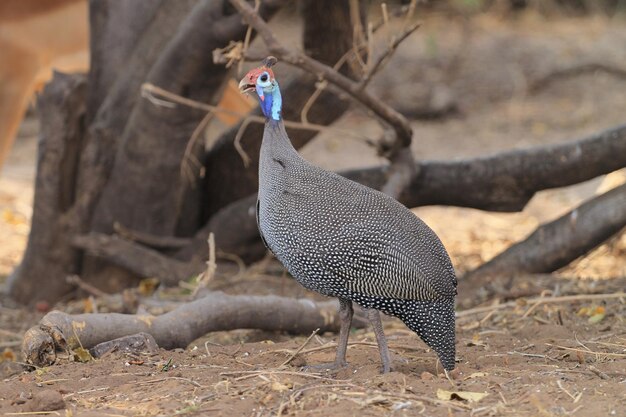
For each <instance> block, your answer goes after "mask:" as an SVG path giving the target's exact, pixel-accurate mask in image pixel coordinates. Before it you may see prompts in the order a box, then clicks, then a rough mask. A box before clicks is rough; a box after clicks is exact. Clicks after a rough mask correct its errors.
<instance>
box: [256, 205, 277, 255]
mask: <svg viewBox="0 0 626 417" xmlns="http://www.w3.org/2000/svg"><path fill="white" fill-rule="evenodd" d="M260 206H261V201H260V200H259V199H257V200H256V226H257V229H259V236H261V241H262V242H263V245H265V247H266V248H267V249H268V250H269V251H270V252H272V253H274V252H273V251H272V248H270V245H269V244H268V243H267V241H266V240H265V236H263V231H262V230H261V223H260V222H259V211H260Z"/></svg>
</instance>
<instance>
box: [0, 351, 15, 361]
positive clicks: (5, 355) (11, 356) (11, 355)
mask: <svg viewBox="0 0 626 417" xmlns="http://www.w3.org/2000/svg"><path fill="white" fill-rule="evenodd" d="M16 359H17V358H16V356H15V352H13V350H11V349H9V348H4V352H2V355H1V356H0V362H4V361H9V362H15V360H16Z"/></svg>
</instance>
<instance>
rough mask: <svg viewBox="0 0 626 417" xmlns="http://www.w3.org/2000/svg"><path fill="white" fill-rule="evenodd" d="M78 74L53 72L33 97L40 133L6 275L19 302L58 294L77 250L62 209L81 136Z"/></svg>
mask: <svg viewBox="0 0 626 417" xmlns="http://www.w3.org/2000/svg"><path fill="white" fill-rule="evenodd" d="M85 81H86V80H85V76H83V75H66V74H61V73H55V74H54V77H53V79H52V81H51V82H50V83H49V84H48V85H47V86H46V88H45V89H44V90H43V93H42V94H41V95H40V96H39V98H38V100H37V107H38V110H39V115H40V118H41V134H40V137H39V149H38V157H37V177H36V180H35V199H34V202H33V217H32V225H31V234H30V238H29V240H28V245H27V247H26V252H25V253H24V258H23V260H22V263H21V264H20V266H19V267H17V268H16V269H15V270H14V271H13V273H12V274H11V276H10V277H9V282H8V286H9V293H10V295H11V296H12V297H13V298H15V299H16V300H18V301H20V302H22V303H26V304H28V303H34V302H35V301H38V300H41V299H58V298H60V297H61V296H63V295H64V294H66V293H67V292H68V291H69V290H70V289H71V287H70V286H69V285H68V284H67V283H66V282H65V276H67V275H69V274H73V273H76V272H77V269H78V267H79V265H78V260H79V256H78V252H77V251H76V250H75V249H74V248H73V247H72V245H71V242H70V239H71V236H72V235H73V234H74V233H76V231H77V226H78V224H77V222H76V219H75V218H73V217H72V216H71V215H70V214H69V213H68V210H69V208H70V207H71V202H72V200H73V193H74V181H75V170H74V169H75V167H76V164H77V160H78V155H79V151H80V149H81V146H82V143H81V138H82V137H83V129H84V126H83V120H84V116H85V91H86V82H85Z"/></svg>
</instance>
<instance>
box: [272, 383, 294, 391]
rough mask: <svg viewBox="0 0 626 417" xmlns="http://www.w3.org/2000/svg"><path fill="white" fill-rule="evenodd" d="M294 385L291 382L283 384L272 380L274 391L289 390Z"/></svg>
mask: <svg viewBox="0 0 626 417" xmlns="http://www.w3.org/2000/svg"><path fill="white" fill-rule="evenodd" d="M292 386H293V385H292V384H290V383H287V384H283V383H281V382H278V381H274V382H272V391H278V392H283V391H289V390H290V389H291V387H292Z"/></svg>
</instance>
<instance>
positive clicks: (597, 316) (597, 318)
mask: <svg viewBox="0 0 626 417" xmlns="http://www.w3.org/2000/svg"><path fill="white" fill-rule="evenodd" d="M603 318H604V313H598V314H594V315H593V316H591V317H589V320H587V321H588V322H589V323H591V324H596V323H600V322H601V321H602V319H603Z"/></svg>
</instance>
